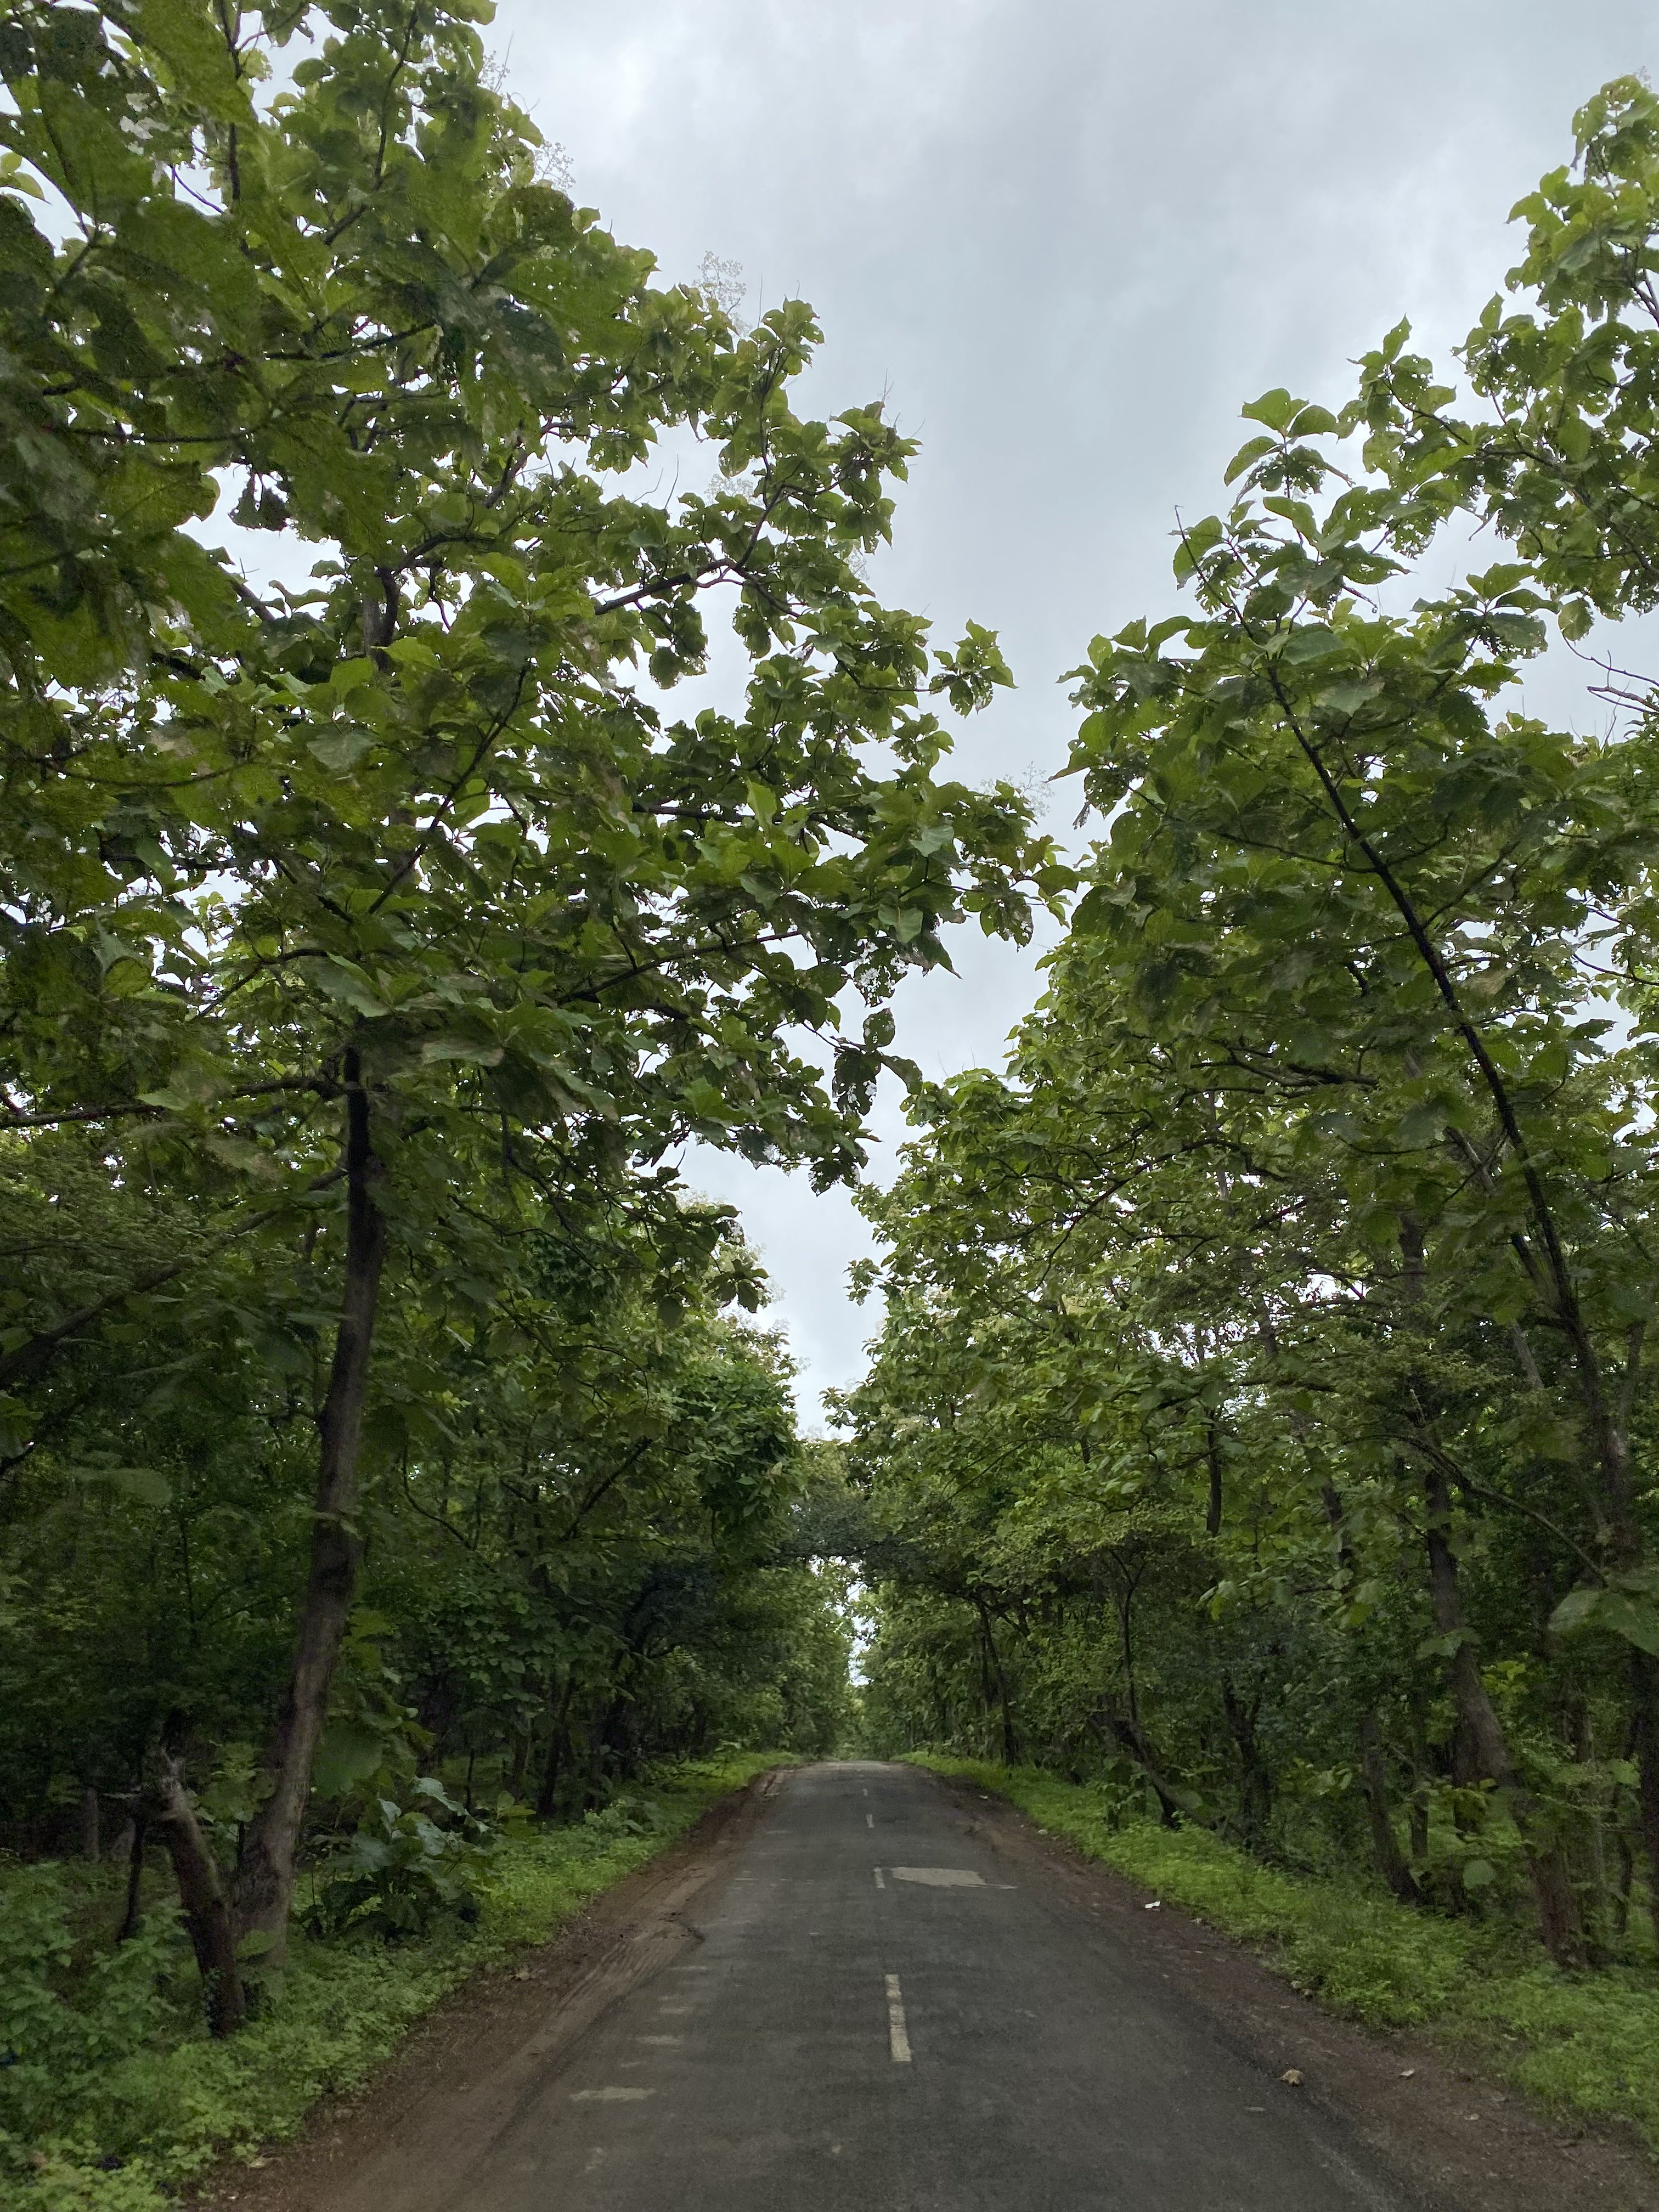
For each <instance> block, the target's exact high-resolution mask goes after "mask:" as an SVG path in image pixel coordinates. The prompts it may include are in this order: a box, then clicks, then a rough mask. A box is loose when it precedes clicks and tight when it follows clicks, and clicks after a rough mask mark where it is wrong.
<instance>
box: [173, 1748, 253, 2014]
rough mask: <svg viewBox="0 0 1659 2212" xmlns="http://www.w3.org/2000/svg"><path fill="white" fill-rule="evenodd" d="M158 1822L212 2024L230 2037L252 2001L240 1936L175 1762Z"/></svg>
mask: <svg viewBox="0 0 1659 2212" xmlns="http://www.w3.org/2000/svg"><path fill="white" fill-rule="evenodd" d="M156 1821H157V1825H158V1826H160V1827H161V1832H162V1834H163V1835H164V1837H165V1838H166V1839H167V1851H168V1854H169V1856H170V1857H171V1858H172V1860H173V1874H174V1875H175V1876H176V1878H177V1880H178V1883H179V1903H180V1904H181V1905H183V1906H184V1908H185V1927H186V1928H187V1929H189V1931H190V1941H191V1949H192V1950H193V1951H194V1952H195V1954H196V1963H197V1966H198V1967H199V1968H200V1969H201V1974H202V1987H203V1990H204V1992H205V1993H206V1997H207V2015H208V2026H209V2027H210V2029H211V2031H212V2032H213V2033H214V2034H215V2035H228V2034H230V2033H231V2032H232V2031H233V2030H234V2029H235V2028H238V2027H240V2026H241V2024H242V2022H243V2021H244V2020H245V2019H246V2016H247V1998H246V1993H245V1991H244V1990H243V1987H242V1977H241V1972H240V1968H239V1966H237V1963H236V1934H235V1930H234V1928H233V1927H232V1925H231V1918H230V1905H229V1902H228V1899H227V1898H226V1896H225V1892H224V1886H223V1884H222V1882H221V1881H220V1879H219V1868H218V1864H217V1862H216V1860H215V1858H214V1856H213V1853H212V1852H211V1851H210V1850H209V1849H208V1844H207V1838H205V1837H204V1835H203V1833H202V1828H201V1823H200V1822H199V1821H198V1820H197V1818H196V1808H195V1807H194V1806H193V1805H192V1804H191V1802H190V1797H189V1795H188V1793H187V1792H186V1790H185V1784H184V1778H183V1777H182V1776H181V1774H180V1773H179V1762H178V1761H177V1759H172V1758H166V1759H163V1760H162V1762H161V1783H160V1785H159V1787H158V1789H157V1790H156Z"/></svg>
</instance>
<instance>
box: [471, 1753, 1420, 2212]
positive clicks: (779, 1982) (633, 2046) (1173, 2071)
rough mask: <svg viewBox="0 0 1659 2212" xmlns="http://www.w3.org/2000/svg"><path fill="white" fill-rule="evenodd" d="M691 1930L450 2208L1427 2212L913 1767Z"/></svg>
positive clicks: (851, 1775) (776, 1807)
mask: <svg viewBox="0 0 1659 2212" xmlns="http://www.w3.org/2000/svg"><path fill="white" fill-rule="evenodd" d="M1011 1871H1017V1873H1018V1879H1011ZM687 1917H688V1919H689V1921H690V1923H691V1926H692V1929H694V1930H695V1936H694V1937H692V1938H688V1940H687V1941H686V1942H684V1944H683V1945H682V1946H681V1947H680V1948H679V1949H678V1953H677V1954H675V1955H674V1956H673V1957H672V1958H671V1960H670V1962H669V1963H667V1964H666V1965H665V1966H663V1968H662V1970H661V1971H660V1972H657V1973H656V1974H654V1975H653V1977H652V1978H650V1979H648V1980H647V1981H645V1982H643V1983H642V1984H640V1985H639V1986H637V1987H635V1988H634V1989H632V1990H629V1991H628V1993H627V1994H626V1995H624V1996H622V1997H620V1998H619V1999H618V2000H617V2002H615V2003H614V2004H612V2005H611V2008H609V2010H608V2011H607V2012H605V2015H603V2016H602V2017H601V2018H600V2019H599V2021H596V2022H595V2024H594V2025H593V2026H592V2027H591V2028H590V2029H589V2030H588V2031H587V2033H586V2034H585V2035H583V2036H581V2037H580V2039H579V2040H577V2041H576V2042H575V2043H574V2045H572V2046H571V2047H570V2048H569V2049H568V2051H565V2052H563V2053H562V2055H561V2057H560V2058H559V2060H558V2062H557V2063H556V2065H555V2066H553V2067H552V2068H550V2069H549V2070H548V2071H547V2072H546V2073H545V2074H544V2075H543V2076H542V2077H541V2078H539V2079H537V2080H535V2081H532V2082H530V2083H529V2084H527V2085H526V2089H525V2092H524V2094H523V2095H522V2096H521V2097H520V2100H519V2102H518V2105H517V2107H516V2109H515V2110H514V2111H513V2112H512V2114H511V2115H510V2117H508V2118H507V2120H506V2124H504V2125H503V2126H502V2127H501V2129H500V2130H498V2131H497V2132H496V2133H495V2136H494V2139H493V2141H492V2142H490V2143H489V2146H488V2148H483V2150H482V2152H481V2154H480V2156H479V2157H478V2158H477V2160H476V2161H474V2162H472V2163H471V2165H470V2166H469V2170H468V2172H467V2174H466V2178H465V2185H464V2186H463V2187H461V2188H460V2189H459V2190H446V2191H445V2192H444V2193H445V2197H446V2199H447V2203H449V2204H450V2205H452V2206H453V2208H454V2212H461V2208H462V2207H463V2206H464V2207H465V2212H780V2208H787V2212H854V2208H856V2212H935V2208H937V2212H980V2208H984V2212H1085V2208H1088V2212H1108V2209H1109V2212H1119V2208H1121V2212H1358V2209H1359V2208H1364V2212H1404V2208H1405V2207H1406V2204H1407V2199H1406V2198H1404V2197H1401V2196H1400V2195H1399V2194H1397V2193H1396V2191H1395V2188H1394V2186H1393V2185H1392V2184H1391V2183H1389V2181H1388V2180H1387V2179H1385V2178H1384V2177H1383V2174H1382V2173H1381V2172H1380V2171H1379V2170H1378V2169H1376V2167H1375V2166H1374V2165H1373V2164H1371V2163H1370V2160H1368V2158H1367V2157H1366V2155H1365V2154H1364V2153H1363V2152H1362V2151H1361V2150H1360V2149H1359V2148H1358V2147H1356V2146H1355V2145H1353V2144H1352V2143H1351V2142H1348V2141H1347V2140H1346V2138H1345V2136H1343V2134H1342V2133H1341V2131H1340V2129H1339V2128H1338V2127H1337V2126H1336V2125H1335V2124H1334V2123H1332V2122H1330V2121H1328V2120H1327V2119H1325V2118H1322V2116H1321V2115H1320V2114H1319V2113H1317V2112H1315V2111H1314V2110H1313V2109H1312V2107H1311V2106H1310V2105H1309V2104H1308V2103H1307V2102H1306V2101H1305V2100H1301V2099H1299V2098H1298V2097H1297V2093H1296V2091H1295V2090H1294V2089H1293V2088H1287V2087H1285V2086H1283V2085H1282V2084H1281V2083H1280V2082H1279V2081H1277V2080H1275V2079H1273V2077H1272V2076H1271V2075H1267V2074H1266V2073H1265V2072H1263V2071H1262V2070H1261V2069H1259V2068H1257V2067H1255V2066H1253V2065H1251V2064H1250V2063H1248V2062H1247V2061H1246V2060H1245V2059H1244V2058H1243V2057H1239V2056H1237V2055H1236V2054H1235V2053H1234V2052H1233V2051H1231V2050H1230V2049H1229V2048H1228V2047H1227V2045H1226V2042H1225V2038H1224V2036H1223V2033H1222V2032H1221V2030H1220V2028H1219V2027H1218V2024H1217V2023H1216V2022H1215V2021H1212V2019H1210V2018H1208V2017H1207V2016H1206V2015H1205V2014H1203V2013H1202V2012H1201V2011H1200V2010H1199V2009H1198V2008H1196V2007H1195V2006H1194V2004H1193V2003H1192V2002H1190V2001H1189V2000H1188V1999H1186V1998H1184V1997H1182V1996H1180V1995H1178V1994H1177V1993H1176V1992H1175V1991H1173V1990H1170V1988H1168V1987H1167V1986H1165V1984H1164V1981H1163V1978H1162V1977H1161V1976H1160V1975H1159V1973H1158V1970H1157V1969H1156V1967H1155V1966H1152V1965H1151V1964H1149V1963H1148V1962H1147V1961H1146V1960H1141V1959H1138V1958H1137V1957H1136V1956H1135V1955H1134V1954H1133V1950H1132V1948H1130V1947H1128V1946H1126V1945H1125V1944H1124V1943H1123V1942H1121V1939H1119V1938H1116V1937H1114V1936H1110V1935H1109V1934H1108V1933H1106V1932H1105V1931H1103V1929H1100V1928H1098V1927H1097V1926H1095V1925H1094V1924H1092V1923H1091V1919H1090V1918H1089V1917H1088V1916H1087V1915H1086V1914H1085V1913H1084V1912H1082V1911H1079V1909H1078V1907H1077V1906H1076V1905H1075V1904H1074V1903H1073V1902H1072V1901H1070V1900H1069V1899H1068V1898H1067V1897H1066V1895H1065V1893H1063V1891H1062V1889H1061V1887H1060V1885H1058V1884H1055V1885H1054V1887H1053V1889H1052V1890H1049V1889H1048V1886H1047V1885H1045V1884H1044V1883H1043V1881H1042V1879H1041V1878H1040V1875H1033V1872H1032V1870H1031V1868H1030V1865H1029V1864H1022V1865H1021V1866H1020V1867H1019V1868H1018V1869H1017V1870H1011V1869H1010V1867H1009V1864H1008V1863H1007V1862H1006V1860H1002V1859H1000V1858H999V1857H998V1855H997V1853H996V1852H995V1851H994V1850H993V1849H992V1848H991V1846H990V1844H988V1842H987V1841H983V1840H981V1838H978V1837H977V1836H976V1835H975V1832H974V1830H973V1823H972V1821H971V1820H970V1819H969V1817H968V1816H967V1815H966V1814H964V1813H963V1810H962V1808H960V1807H959V1806H958V1805H957V1804H956V1803H954V1802H952V1801H951V1799H950V1797H949V1796H947V1795H946V1793H945V1791H944V1790H941V1788H940V1787H939V1784H937V1783H936V1782H934V1781H933V1778H931V1777H930V1776H928V1775H927V1774H925V1773H922V1772H920V1771H917V1770H915V1769H914V1768H910V1767H902V1766H885V1765H874V1764H866V1763H862V1762H845V1763H838V1764H834V1765H823V1766H814V1767H806V1768H802V1769H799V1770H797V1771H790V1772H787V1773H786V1774H785V1775H784V1776H783V1777H782V1778H781V1783H780V1785H779V1787H778V1789H777V1790H776V1793H775V1796H773V1798H772V1799H771V1801H770V1803H769V1807H768V1808H767V1811H766V1813H765V1814H764V1816H763V1818H762V1819H761V1820H760V1821H759V1822H758V1823H757V1826H756V1827H755V1829H754V1831H753V1832H752V1833H751V1834H750V1836H749V1837H748V1838H747V1840H746V1841H745V1843H744V1845H743V1847H742V1849H741V1850H740V1851H739V1852H738V1855H737V1856H736V1857H735V1859H734V1860H733V1862H732V1863H731V1865H730V1866H729V1867H728V1868H727V1869H726V1870H725V1871H724V1872H722V1873H721V1874H720V1875H717V1876H716V1878H715V1879H714V1881H712V1882H711V1883H710V1884H709V1886H708V1887H707V1888H705V1889H704V1890H703V1891H702V1892H701V1893H699V1894H698V1895H697V1896H696V1899H695V1900H694V1902H693V1904H692V1905H691V1906H690V1910H689V1912H688V1914H687ZM696 1938H700V1939H701V1940H696Z"/></svg>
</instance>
